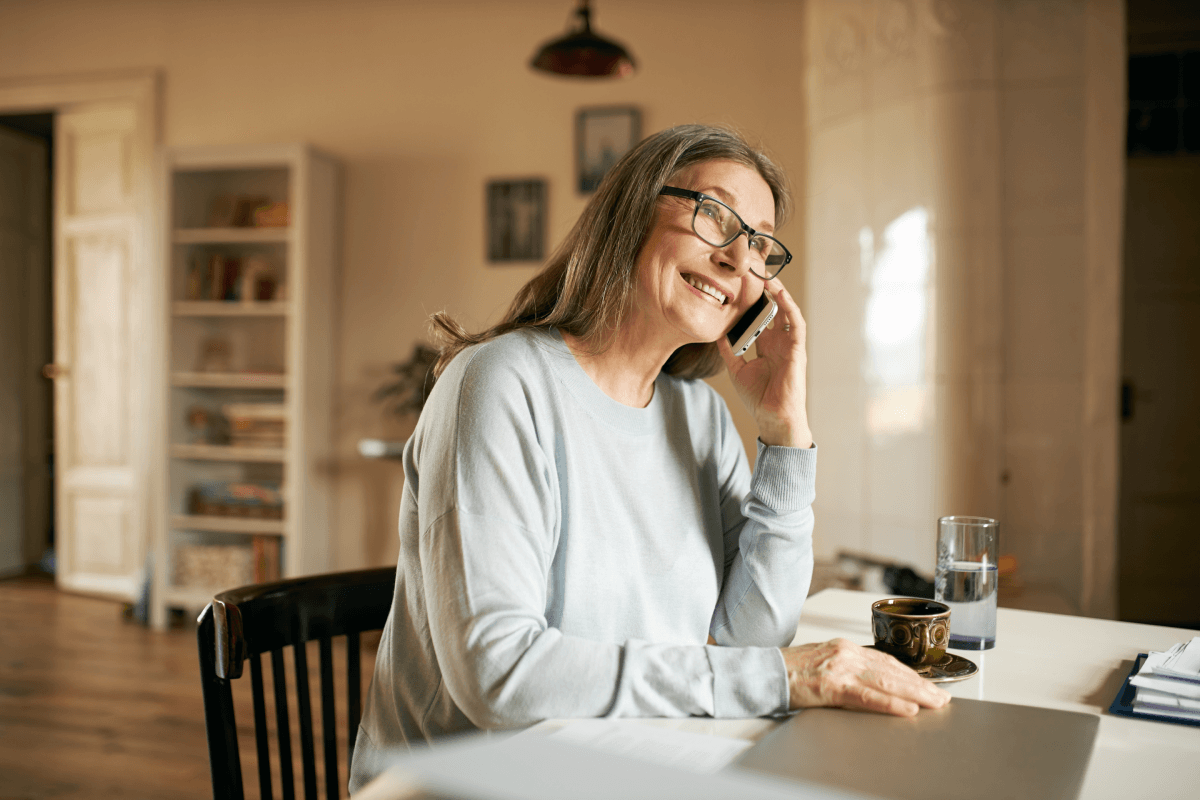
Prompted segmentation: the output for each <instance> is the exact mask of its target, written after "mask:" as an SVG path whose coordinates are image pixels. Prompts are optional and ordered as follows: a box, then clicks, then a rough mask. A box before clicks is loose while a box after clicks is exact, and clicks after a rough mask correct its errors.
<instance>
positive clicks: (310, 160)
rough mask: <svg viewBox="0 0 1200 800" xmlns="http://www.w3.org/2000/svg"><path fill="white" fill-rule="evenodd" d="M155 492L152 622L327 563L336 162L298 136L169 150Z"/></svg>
mask: <svg viewBox="0 0 1200 800" xmlns="http://www.w3.org/2000/svg"><path fill="white" fill-rule="evenodd" d="M165 162H166V163H165V166H164V169H163V171H162V172H163V176H164V179H165V182H166V185H165V187H164V190H163V196H164V197H165V198H166V199H167V205H168V208H167V212H166V214H165V215H164V219H165V220H167V223H168V230H167V231H166V235H165V237H164V242H165V249H164V254H163V265H164V268H165V269H166V270H168V272H169V279H168V281H167V285H168V287H169V291H170V303H169V304H168V306H167V308H168V319H167V320H166V321H165V324H166V327H167V331H168V345H167V355H168V359H169V364H168V368H167V375H168V376H169V377H168V385H167V386H166V387H165V391H166V393H167V397H168V404H167V407H168V430H167V437H166V441H167V445H166V448H165V452H164V453H163V454H162V459H163V465H164V470H165V474H166V480H165V481H164V484H165V487H166V491H165V496H164V497H162V498H160V502H159V503H158V504H157V509H156V521H157V524H156V525H155V526H154V528H155V546H154V571H153V584H152V595H151V598H152V602H151V622H152V623H153V624H154V625H155V626H156V627H163V626H164V625H166V623H167V621H168V619H169V617H170V612H171V610H172V609H181V610H183V611H185V612H188V613H192V612H197V611H199V610H200V608H201V607H203V605H204V604H205V603H207V602H208V601H209V600H210V599H211V598H212V596H213V595H214V594H215V593H217V592H219V591H222V590H224V589H229V588H232V587H234V586H238V585H241V584H244V583H250V582H257V581H260V580H271V579H276V578H282V577H291V576H295V575H304V574H310V573H316V572H322V571H326V570H328V569H329V567H330V563H331V562H330V532H331V528H332V522H331V519H330V511H331V507H332V502H331V500H332V491H333V487H332V485H331V478H330V476H329V474H328V470H327V469H326V468H325V466H326V465H327V464H328V463H329V460H330V459H331V458H332V428H331V424H332V381H333V374H334V369H333V366H334V365H333V357H334V353H333V350H332V346H331V342H332V341H333V339H334V336H333V333H334V330H333V328H334V324H335V317H334V312H335V308H334V306H333V300H334V298H335V297H336V293H335V291H334V288H335V271H336V267H335V260H336V259H335V255H336V254H335V243H336V235H335V234H336V230H335V226H336V217H337V214H336V210H337V197H336V194H337V183H338V166H337V164H336V163H335V162H334V160H333V159H331V158H330V157H328V156H326V155H323V154H321V153H319V152H317V151H315V150H313V149H311V148H309V147H307V146H304V145H278V146H247V147H242V146H230V147H204V148H175V149H170V150H168V151H167V152H166V153H165Z"/></svg>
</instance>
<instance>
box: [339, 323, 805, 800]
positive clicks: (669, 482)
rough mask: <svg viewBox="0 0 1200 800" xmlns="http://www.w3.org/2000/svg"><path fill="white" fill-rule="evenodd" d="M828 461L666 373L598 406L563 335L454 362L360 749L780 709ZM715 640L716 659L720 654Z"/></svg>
mask: <svg viewBox="0 0 1200 800" xmlns="http://www.w3.org/2000/svg"><path fill="white" fill-rule="evenodd" d="M815 475H816V448H812V449H807V450H803V449H797V448H786V447H766V446H764V445H762V443H761V442H760V443H759V448H758V460H757V464H756V467H755V471H754V474H753V476H751V474H750V470H749V468H748V466H747V463H746V456H745V452H744V450H743V448H742V442H741V438H740V437H739V436H738V433H737V431H736V430H735V429H734V426H733V420H732V418H731V417H730V415H729V410H728V409H727V408H726V406H725V403H724V401H723V400H722V399H721V397H720V395H718V394H717V393H716V392H715V391H713V389H712V388H711V387H710V386H708V385H707V384H706V383H704V382H703V381H686V380H679V379H676V378H672V377H669V376H667V375H660V376H659V378H658V379H657V381H656V383H655V387H654V397H653V399H652V400H651V402H650V405H649V406H647V407H646V408H630V407H628V406H625V405H622V404H620V403H618V402H616V401H615V400H612V399H611V398H609V397H608V396H607V395H605V394H604V393H603V392H602V391H601V390H600V389H599V388H598V387H597V386H596V385H595V384H594V383H593V382H592V381H591V379H590V378H589V377H588V376H587V374H586V373H585V372H584V371H583V370H582V368H581V367H580V366H579V364H578V363H577V362H576V361H575V358H574V357H573V356H572V355H571V353H570V351H569V350H568V349H567V347H566V345H565V343H564V342H563V340H562V337H561V336H560V335H559V334H558V333H557V332H556V331H533V330H525V331H520V332H516V333H510V334H507V335H505V336H501V337H499V338H497V339H494V340H492V341H490V342H487V343H485V344H482V345H477V346H474V347H470V348H468V349H466V350H464V351H463V352H462V353H460V354H459V355H458V356H457V357H456V358H455V359H454V361H453V362H452V363H451V364H450V365H449V367H447V369H446V371H445V373H444V374H443V375H442V377H441V379H440V380H438V382H437V384H436V386H435V387H434V390H433V392H432V394H431V395H430V397H429V401H428V403H427V404H426V406H425V409H424V411H423V413H422V414H421V419H420V421H419V423H418V424H417V428H416V431H415V432H414V433H413V436H412V438H411V439H410V440H409V442H408V444H407V446H406V447H405V449H404V477H405V486H404V495H403V498H402V500H401V503H400V560H399V568H398V569H397V576H396V595H395V599H394V601H393V604H392V612H391V616H390V617H389V619H388V623H387V626H386V628H385V629H384V632H383V638H382V640H381V641H380V645H379V653H378V657H377V660H376V664H375V676H374V679H373V680H372V682H371V688H370V690H369V692H368V695H367V700H366V703H365V707H364V713H363V720H362V725H361V726H360V730H359V735H358V741H357V744H356V747H355V752H354V764H353V766H352V770H351V784H350V785H351V789H352V790H355V789H357V788H358V787H359V786H361V785H362V784H363V783H365V782H366V781H367V780H370V778H372V777H373V776H374V775H375V774H376V773H377V772H378V771H379V770H380V769H381V763H380V759H379V754H380V752H381V750H382V749H386V748H395V747H397V746H402V745H403V743H405V742H408V743H414V742H419V741H423V740H426V739H430V738H433V737H436V736H439V735H442V734H447V733H453V732H459V731H465V730H472V729H475V728H511V727H515V726H521V725H527V724H530V723H533V722H537V721H539V720H542V719H547V718H554V717H602V716H666V717H677V716H689V715H703V716H714V717H752V716H760V715H765V714H774V713H779V712H784V711H786V710H787V707H788V689H787V676H786V671H785V669H784V664H783V656H782V654H781V653H780V652H779V650H778V648H779V647H781V646H785V645H787V644H788V643H789V642H790V641H791V639H792V636H793V635H794V633H795V630H796V623H797V621H798V619H799V616H800V608H801V606H802V605H803V603H804V598H805V597H806V595H807V593H808V586H809V581H810V579H811V576H812V563H813V562H812V529H813V514H812V509H811V505H812V501H813V497H814V491H815V489H814V487H815ZM710 633H711V635H712V636H713V638H714V639H715V640H716V641H717V642H718V644H719V645H721V646H716V647H714V646H707V645H706V644H705V641H706V639H707V637H708V635H709V634H710Z"/></svg>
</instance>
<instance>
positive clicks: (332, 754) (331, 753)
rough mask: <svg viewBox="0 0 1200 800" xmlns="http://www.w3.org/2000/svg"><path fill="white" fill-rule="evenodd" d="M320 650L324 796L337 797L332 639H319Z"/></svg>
mask: <svg viewBox="0 0 1200 800" xmlns="http://www.w3.org/2000/svg"><path fill="white" fill-rule="evenodd" d="M319 645H320V652H321V739H322V742H323V746H322V749H323V751H324V753H325V798H326V800H339V799H338V795H339V792H338V757H337V715H336V714H335V713H334V711H335V709H334V693H333V641H332V640H331V639H330V638H329V637H328V636H323V637H321V639H320V640H319Z"/></svg>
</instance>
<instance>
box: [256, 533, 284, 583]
mask: <svg viewBox="0 0 1200 800" xmlns="http://www.w3.org/2000/svg"><path fill="white" fill-rule="evenodd" d="M252 549H253V551H254V582H255V583H269V582H270V581H277V580H279V578H280V577H281V569H280V565H279V538H278V537H275V536H255V537H254V539H253V544H252Z"/></svg>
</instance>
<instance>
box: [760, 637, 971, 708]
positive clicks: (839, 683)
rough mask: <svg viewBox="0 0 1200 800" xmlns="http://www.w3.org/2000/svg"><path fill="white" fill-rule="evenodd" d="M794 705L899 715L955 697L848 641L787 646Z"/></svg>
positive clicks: (787, 660) (883, 657) (786, 657)
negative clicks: (837, 707) (836, 707)
mask: <svg viewBox="0 0 1200 800" xmlns="http://www.w3.org/2000/svg"><path fill="white" fill-rule="evenodd" d="M784 662H785V663H786V664H787V667H788V686H789V690H790V694H791V700H792V707H793V708H799V707H805V706H841V707H844V708H856V709H862V710H866V711H876V712H879V713H883V714H895V715H897V716H912V715H913V714H916V713H917V710H918V708H920V707H924V708H941V707H942V706H944V705H945V704H946V703H947V702H949V700H950V695H949V694H948V693H947V692H945V691H943V690H942V689H941V688H940V687H938V686H937V685H935V684H933V683H931V682H929V681H927V680H925V679H924V678H922V677H921V676H919V675H918V674H917V673H916V672H915V671H914V670H912V669H910V668H909V667H906V666H905V665H903V664H901V663H900V662H899V661H897V660H896V659H894V658H892V657H891V656H889V655H887V654H885V653H880V652H878V651H876V650H872V649H869V648H864V647H859V646H858V645H856V644H854V643H853V642H850V641H849V640H846V639H835V640H833V641H832V642H825V643H823V644H818V645H802V646H801V647H792V648H785V649H784Z"/></svg>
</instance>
